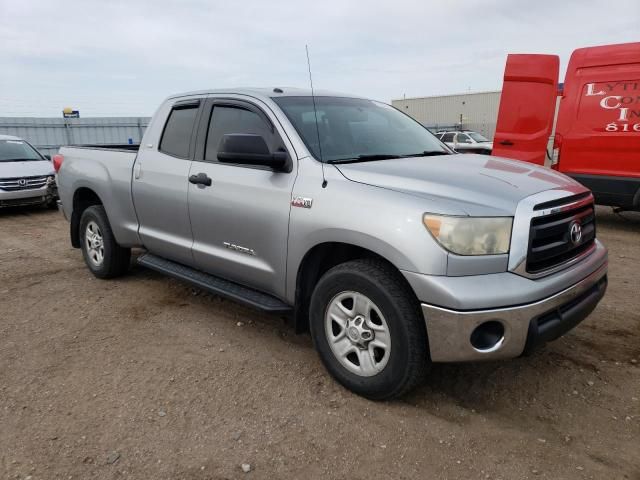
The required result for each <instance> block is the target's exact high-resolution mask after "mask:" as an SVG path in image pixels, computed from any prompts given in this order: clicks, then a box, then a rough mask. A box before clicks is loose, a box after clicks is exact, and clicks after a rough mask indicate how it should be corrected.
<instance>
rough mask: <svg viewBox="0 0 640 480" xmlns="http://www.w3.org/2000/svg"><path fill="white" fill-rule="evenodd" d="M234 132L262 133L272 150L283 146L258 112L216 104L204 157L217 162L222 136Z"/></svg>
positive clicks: (210, 122)
mask: <svg viewBox="0 0 640 480" xmlns="http://www.w3.org/2000/svg"><path fill="white" fill-rule="evenodd" d="M233 133H245V134H253V135H260V136H262V137H263V138H264V140H265V141H266V142H267V145H268V146H269V149H270V150H271V151H272V152H273V151H276V150H278V149H281V148H283V147H282V145H281V141H280V139H279V137H278V135H277V134H275V133H274V132H273V128H272V127H271V125H270V124H269V123H267V121H266V120H265V119H264V118H263V117H262V116H260V115H258V114H257V113H256V112H254V111H251V110H248V109H246V108H242V107H237V106H227V105H214V107H213V111H212V112H211V118H210V121H209V129H208V132H207V141H206V147H205V154H204V159H205V160H207V161H210V162H217V161H218V147H219V146H220V141H221V140H222V137H223V136H224V135H228V134H233Z"/></svg>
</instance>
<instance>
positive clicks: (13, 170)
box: [0, 160, 54, 178]
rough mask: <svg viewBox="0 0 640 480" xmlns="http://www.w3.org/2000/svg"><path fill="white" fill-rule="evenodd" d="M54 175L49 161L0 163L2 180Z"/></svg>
mask: <svg viewBox="0 0 640 480" xmlns="http://www.w3.org/2000/svg"><path fill="white" fill-rule="evenodd" d="M53 174H54V171H53V165H52V164H51V162H50V161H49V160H42V161H38V160H31V161H27V162H0V178H16V177H40V176H44V175H53Z"/></svg>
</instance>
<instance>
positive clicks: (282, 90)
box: [169, 87, 365, 100]
mask: <svg viewBox="0 0 640 480" xmlns="http://www.w3.org/2000/svg"><path fill="white" fill-rule="evenodd" d="M210 94H229V95H246V96H249V97H254V98H258V99H261V100H264V99H273V98H278V97H310V96H311V89H309V88H294V87H267V88H249V87H247V88H216V89H211V90H197V91H193V92H185V93H178V94H175V95H170V96H169V99H174V98H180V97H189V96H192V95H210ZM313 94H314V96H316V97H345V98H365V97H361V96H359V95H350V94H346V93H339V92H332V91H329V90H315V89H314V91H313Z"/></svg>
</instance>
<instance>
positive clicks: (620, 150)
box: [556, 43, 640, 207]
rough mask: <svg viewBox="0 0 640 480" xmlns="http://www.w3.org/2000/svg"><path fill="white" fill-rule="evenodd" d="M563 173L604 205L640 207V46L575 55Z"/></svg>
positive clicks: (565, 109)
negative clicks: (580, 183)
mask: <svg viewBox="0 0 640 480" xmlns="http://www.w3.org/2000/svg"><path fill="white" fill-rule="evenodd" d="M556 145H557V147H559V149H560V158H559V170H560V171H562V172H564V173H567V174H569V175H571V176H572V177H574V178H576V179H577V180H579V181H580V182H582V183H583V184H585V185H586V186H587V187H589V188H591V189H592V190H593V192H594V194H595V196H596V200H597V201H598V203H603V204H611V205H620V206H626V207H631V206H633V204H634V201H635V202H638V203H637V205H636V207H637V206H640V198H639V199H636V200H634V197H635V196H636V195H638V196H639V197H640V194H639V193H637V192H640V190H639V189H640V43H627V44H621V45H605V46H600V47H590V48H581V49H578V50H576V51H575V52H573V54H572V55H571V60H570V61H569V66H568V68H567V76H566V80H565V85H564V97H563V99H562V103H561V104H560V111H559V113H558V124H557V127H556Z"/></svg>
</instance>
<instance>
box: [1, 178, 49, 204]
mask: <svg viewBox="0 0 640 480" xmlns="http://www.w3.org/2000/svg"><path fill="white" fill-rule="evenodd" d="M57 196H58V189H57V187H56V185H55V184H52V185H45V186H44V187H41V188H30V189H25V190H15V191H6V190H2V189H0V207H18V206H25V205H39V204H43V203H48V202H50V201H52V200H53V199H55V198H57Z"/></svg>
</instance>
